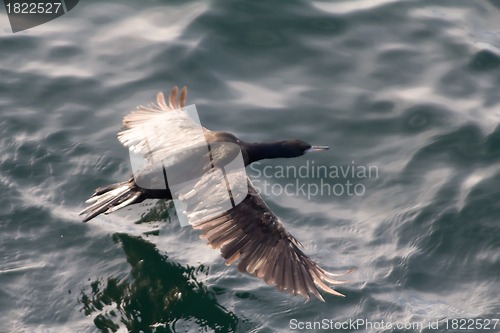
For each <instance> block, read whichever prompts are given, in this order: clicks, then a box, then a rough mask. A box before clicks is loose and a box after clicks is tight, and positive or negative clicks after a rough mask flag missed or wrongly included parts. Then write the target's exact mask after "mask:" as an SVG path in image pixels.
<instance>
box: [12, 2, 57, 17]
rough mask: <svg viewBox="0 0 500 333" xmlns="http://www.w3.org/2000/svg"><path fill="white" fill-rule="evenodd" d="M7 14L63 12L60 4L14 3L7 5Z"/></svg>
mask: <svg viewBox="0 0 500 333" xmlns="http://www.w3.org/2000/svg"><path fill="white" fill-rule="evenodd" d="M5 7H7V14H58V13H59V11H60V10H62V11H64V9H63V8H62V3H61V2H14V3H7V4H6V5H5Z"/></svg>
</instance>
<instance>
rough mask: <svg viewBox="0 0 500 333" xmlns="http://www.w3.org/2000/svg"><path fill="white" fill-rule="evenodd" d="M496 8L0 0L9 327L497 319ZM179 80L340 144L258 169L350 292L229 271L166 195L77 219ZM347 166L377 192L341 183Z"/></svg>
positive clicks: (259, 128) (235, 128)
mask: <svg viewBox="0 0 500 333" xmlns="http://www.w3.org/2000/svg"><path fill="white" fill-rule="evenodd" d="M499 15H500V2H499V1H493V0H490V1H432V2H431V1H389V0H387V1H323V2H308V1H296V0H291V1H267V2H265V1H238V0H236V1H207V2H202V1H187V2H181V1H154V2H144V3H140V4H139V3H135V2H132V1H128V2H120V3H118V2H97V1H85V2H81V3H80V4H79V5H78V6H77V7H75V8H74V9H73V10H71V11H70V12H69V13H68V14H66V15H64V16H62V17H60V18H58V19H57V20H54V21H51V22H50V23H47V24H45V25H42V26H39V27H36V28H33V29H30V30H27V31H25V32H21V33H18V34H15V35H14V34H12V33H11V30H10V28H9V26H8V19H7V17H6V14H5V12H4V11H0V56H1V57H0V77H1V80H0V131H1V133H2V136H1V137H0V149H1V151H2V154H1V155H0V191H1V192H2V201H1V203H0V231H1V233H0V235H1V236H0V237H1V238H0V258H1V260H0V285H1V288H0V332H113V331H119V332H126V331H127V329H129V330H131V331H134V332H139V331H144V332H171V331H175V332H197V331H199V330H201V331H207V332H212V331H215V332H227V331H236V332H250V331H251V332H275V331H276V332H289V331H293V327H292V326H291V325H292V324H291V323H292V322H294V320H296V321H300V322H312V321H321V320H323V319H327V320H334V321H335V322H339V323H340V322H346V321H349V320H356V319H366V320H368V321H371V322H372V323H380V322H381V321H382V320H383V321H384V322H386V323H387V322H392V323H403V324H410V323H416V322H418V323H420V322H423V323H427V322H428V321H429V320H430V321H433V322H434V321H436V320H438V321H439V329H438V330H436V329H431V328H429V327H424V328H415V327H414V328H397V327H395V326H394V327H392V328H388V327H382V328H378V329H376V328H372V329H370V328H366V327H359V328H358V329H354V328H352V327H347V328H345V329H340V330H338V331H342V332H344V331H345V332H358V331H359V332H362V331H367V332H374V331H377V332H437V331H443V332H449V331H451V330H446V329H445V323H446V320H448V321H449V323H451V322H450V320H451V319H452V318H468V319H493V318H498V317H499V314H500V302H499V300H498V288H499V282H500V279H499V276H500V256H499V253H500V251H499V250H500V237H499V236H500V225H499V223H498V217H499V216H500V205H499V204H498V198H499V193H500V190H499V186H498V184H499V182H500V127H499V126H498V120H499V118H500V94H499V93H498V87H499V86H500V29H499V26H498V17H499ZM175 84H177V85H187V86H188V87H189V104H191V103H194V104H196V107H197V110H198V113H199V115H200V118H201V121H202V123H203V124H204V126H205V127H207V128H210V129H215V130H221V129H222V130H227V131H230V132H232V133H234V134H236V135H237V136H238V137H240V138H241V139H243V140H245V141H254V142H256V141H272V140H281V139H289V138H297V139H302V140H305V141H308V142H311V143H313V144H318V145H330V146H332V149H331V150H330V151H328V152H327V153H324V154H318V155H315V156H312V155H311V156H307V157H302V158H298V159H294V160H273V161H266V162H262V163H259V164H258V165H256V166H255V168H253V167H252V168H250V169H249V174H250V176H251V177H252V179H253V180H254V182H255V183H256V185H257V184H260V186H261V190H262V191H263V192H264V193H263V195H264V196H265V200H266V202H267V203H268V204H269V205H270V207H271V208H272V209H273V211H274V212H275V213H276V214H277V215H279V216H280V218H281V219H282V220H283V221H284V223H285V224H286V225H287V227H288V228H289V230H290V231H291V232H292V233H293V234H294V235H295V236H296V237H297V238H298V239H299V240H300V241H301V242H302V243H303V244H304V246H305V252H306V253H307V254H309V255H310V256H311V257H312V258H314V259H315V260H317V261H318V262H319V263H320V264H321V265H322V266H323V267H325V268H326V269H328V270H330V271H334V272H343V271H346V270H348V269H351V268H354V269H355V270H354V271H353V272H352V273H350V274H349V275H346V279H348V280H350V282H348V283H346V284H345V285H342V286H340V287H338V288H337V289H338V290H339V291H340V292H342V293H344V294H345V295H346V296H347V297H346V298H338V297H334V296H330V295H325V298H326V302H325V303H321V302H319V301H316V300H313V301H310V302H306V301H305V300H304V299H302V298H300V297H294V296H291V295H288V294H284V293H280V292H278V291H276V290H275V289H274V288H273V287H270V286H267V285H266V284H265V283H264V282H262V281H260V280H259V279H257V278H254V277H252V276H248V275H243V274H240V273H239V272H238V271H237V269H236V268H235V267H226V265H225V264H224V261H223V260H222V258H220V257H219V254H218V252H217V251H215V250H211V249H210V248H209V247H207V246H206V245H205V242H206V241H205V240H200V239H199V237H198V236H199V234H198V233H197V232H196V231H194V230H191V229H190V228H181V227H180V225H179V223H178V222H177V220H176V217H175V215H172V216H169V214H168V213H166V207H165V203H161V202H160V203H158V204H157V203H155V202H149V203H145V204H143V205H142V207H141V208H142V209H143V210H146V211H149V215H148V216H147V217H146V218H145V219H144V221H142V222H143V223H139V224H136V223H134V222H135V221H137V218H138V212H137V210H126V211H121V212H117V213H116V214H112V215H109V216H106V217H100V218H97V219H95V220H93V221H91V222H89V223H87V224H83V223H81V219H80V217H79V216H78V212H79V211H80V210H81V209H82V208H83V207H84V201H85V200H86V199H87V198H88V196H89V195H90V194H91V193H92V192H93V190H94V189H95V188H96V187H98V186H102V185H105V184H109V183H112V182H116V181H122V180H125V179H126V178H127V177H128V176H129V174H130V162H129V156H128V152H127V150H126V149H125V148H124V147H122V146H121V145H120V143H119V142H118V140H117V139H116V133H117V132H118V131H119V130H120V128H121V120H122V117H123V116H124V115H126V114H127V113H128V112H129V111H132V110H133V109H135V107H136V106H137V105H139V104H147V103H149V102H151V101H153V99H154V96H155V94H156V93H157V92H158V91H159V90H163V91H168V90H170V88H171V87H172V86H173V85H175ZM313 164H314V166H313ZM284 165H291V166H294V167H295V168H297V169H299V168H300V167H302V166H306V167H305V169H308V170H311V169H313V168H314V167H315V166H325V167H328V168H329V170H332V168H333V169H335V168H337V169H338V170H340V168H341V167H343V168H344V170H346V169H345V168H347V167H349V166H350V167H356V170H357V171H359V170H360V169H359V168H363V167H365V168H370V167H372V168H373V167H374V168H375V169H376V173H375V172H374V173H372V174H371V175H370V176H366V177H363V176H362V175H360V174H358V173H356V174H352V173H350V174H349V173H345V174H342V172H341V171H340V175H339V176H337V177H335V175H333V174H332V175H331V174H328V175H326V176H325V175H322V176H320V177H318V176H317V175H315V176H313V175H311V174H310V175H308V176H307V177H294V175H290V174H289V175H285V176H283V177H281V176H280V175H277V174H276V171H277V170H279V167H282V166H284ZM266 167H267V169H265V168H266ZM331 167H332V168H331ZM264 170H267V171H268V172H271V173H272V176H271V177H266V176H264ZM259 175H260V177H259ZM299 178H300V179H299ZM297 179H298V180H297ZM297 181H298V183H297ZM347 181H350V182H351V183H352V184H354V185H358V190H359V191H361V189H362V190H363V193H361V192H358V194H359V195H356V194H355V195H348V194H347V192H342V193H340V192H339V191H340V189H345V190H346V191H347V187H346V182H347ZM322 182H323V183H322ZM287 184H292V186H291V187H289V189H291V190H290V191H289V192H288V193H283V192H280V189H283V188H285V186H286V185H287ZM309 184H315V185H317V186H318V188H321V186H322V185H323V184H327V185H326V186H324V187H323V188H324V189H327V188H330V189H333V188H334V186H335V185H336V184H339V185H337V187H336V188H335V189H336V190H337V192H336V193H333V194H332V193H326V192H323V193H316V194H314V195H311V190H314V188H313V187H309V192H307V193H304V192H302V191H300V190H298V188H300V186H301V185H302V186H308V185H309ZM265 186H267V192H266V188H265ZM273 186H274V187H273ZM273 188H274V190H275V191H274V193H273V191H272V190H273ZM325 191H326V190H325ZM360 193H361V194H360ZM155 205H156V206H155ZM491 327H493V326H491ZM496 330H500V324H498V325H497V327H496ZM296 331H302V330H296ZM310 331H314V330H310ZM332 331H333V330H332ZM462 331H464V330H462ZM465 331H469V332H476V331H480V330H477V329H476V330H474V329H469V330H465ZM489 331H490V332H491V331H494V330H489Z"/></svg>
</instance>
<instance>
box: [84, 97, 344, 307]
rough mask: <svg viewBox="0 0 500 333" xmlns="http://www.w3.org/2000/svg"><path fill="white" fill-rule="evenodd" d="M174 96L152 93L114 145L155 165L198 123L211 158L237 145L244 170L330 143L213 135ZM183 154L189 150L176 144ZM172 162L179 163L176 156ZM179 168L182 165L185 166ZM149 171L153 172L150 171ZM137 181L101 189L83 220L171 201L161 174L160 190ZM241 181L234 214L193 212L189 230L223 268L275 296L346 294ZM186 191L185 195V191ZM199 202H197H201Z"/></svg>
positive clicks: (129, 117)
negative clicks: (176, 133) (179, 134)
mask: <svg viewBox="0 0 500 333" xmlns="http://www.w3.org/2000/svg"><path fill="white" fill-rule="evenodd" d="M177 97H178V88H177V87H174V89H173V90H172V91H171V93H170V96H169V100H168V104H167V102H166V101H165V97H164V95H163V93H161V92H160V93H158V95H157V105H154V104H151V105H149V106H148V107H144V106H139V107H138V109H137V110H136V111H133V112H131V113H130V114H128V115H127V116H125V117H124V119H123V124H124V127H125V128H124V129H123V130H122V131H121V132H119V133H118V139H119V141H120V142H121V143H122V144H124V145H125V146H126V147H129V149H131V150H133V151H136V152H138V153H142V154H145V155H147V154H148V153H149V157H153V158H154V160H156V161H159V160H163V159H165V158H168V157H172V155H175V154H176V153H175V151H176V149H177V151H179V149H178V147H177V146H175V145H179V144H180V145H181V146H182V145H183V143H180V142H181V141H179V140H185V141H189V140H191V138H190V137H189V135H190V133H191V132H190V129H192V128H195V127H196V125H198V128H201V133H202V136H204V140H205V141H206V144H207V145H208V146H209V147H212V151H211V154H215V155H217V149H216V148H213V147H215V146H217V144H222V145H223V146H222V147H224V144H229V146H233V147H239V150H241V154H242V157H243V161H244V165H245V166H247V165H249V164H251V163H252V162H255V161H259V160H263V159H268V158H283V157H285V158H289V157H298V156H302V155H304V154H305V153H307V152H310V151H322V150H326V149H328V147H327V146H311V145H310V144H308V143H307V142H304V141H300V140H287V141H279V142H273V143H247V142H244V141H241V140H239V139H238V138H237V137H236V136H234V135H233V134H231V133H227V132H220V131H210V130H208V129H206V128H204V127H201V125H199V124H195V122H194V121H193V120H192V119H190V118H189V117H185V116H184V114H185V112H184V111H183V110H181V109H182V108H183V107H184V106H185V104H186V98H187V88H186V87H183V89H182V91H181V94H180V97H179V99H177ZM165 117H166V118H165ZM170 123H177V124H180V128H182V129H183V132H185V133H183V134H186V135H187V137H183V138H168V136H169V135H173V134H171V133H170V132H169V128H168V127H169V124H170ZM145 124H156V125H155V126H157V127H156V129H155V130H154V136H151V133H149V137H147V138H146V139H144V137H145V133H144V131H145V128H146V130H149V129H151V125H147V126H149V127H147V126H146V127H145ZM158 129H160V130H158ZM193 133H194V132H193ZM193 135H194V134H193ZM169 140H170V141H169ZM234 144H235V145H237V146H235V145H234ZM226 148H227V147H226ZM180 150H186V149H185V148H184V147H181V149H180ZM219 153H220V154H219V158H217V157H215V159H214V158H213V156H211V158H212V160H211V161H212V162H211V167H212V168H218V161H222V160H224V159H225V157H226V156H225V155H227V149H222V150H221V151H220V152H219ZM221 156H222V157H221ZM231 158H232V157H231ZM214 161H215V162H214ZM177 162H179V161H178V159H177ZM179 163H181V162H179ZM224 163H227V161H225V162H224ZM150 164H151V163H150ZM181 168H184V165H183V166H182V167H181ZM146 169H147V168H146ZM163 171H165V169H163ZM198 171H199V170H198ZM198 171H196V172H198ZM205 171H206V170H205ZM189 172H190V171H188V174H189ZM147 173H148V172H146V174H147ZM151 173H154V172H150V173H149V174H151ZM211 174H213V173H211ZM138 177H139V178H140V177H141V175H137V174H136V175H135V177H132V178H131V179H129V180H128V181H126V182H121V183H117V184H112V185H109V186H105V187H101V188H98V189H97V190H96V191H95V193H94V194H93V195H92V197H91V198H90V199H89V200H87V203H92V204H91V205H90V206H89V207H87V208H86V209H84V210H83V211H81V212H80V215H82V214H86V216H85V217H84V219H83V221H84V222H87V221H89V220H91V219H92V218H94V217H96V216H97V215H99V214H101V213H104V214H109V213H111V212H114V211H116V210H118V209H120V208H123V207H125V206H128V205H132V204H135V203H139V202H142V201H143V200H145V199H172V193H171V188H172V185H171V186H170V188H169V185H168V183H167V182H166V177H165V183H161V181H160V184H159V186H157V187H155V186H154V184H153V186H149V185H148V186H140V185H142V184H141V181H142V182H144V180H143V179H142V178H141V179H142V180H141V179H139V178H138ZM143 178H144V177H143ZM145 178H148V177H145ZM148 179H149V181H150V182H151V179H153V180H154V181H158V179H157V178H154V177H151V176H149V178H148ZM169 179H170V178H169ZM219 181H220V180H219ZM245 182H246V183H247V185H248V189H247V191H246V192H245V194H246V196H244V197H243V198H241V200H240V201H239V203H238V204H237V205H233V207H232V208H231V209H229V210H227V211H224V212H222V213H219V214H216V215H211V216H209V217H208V218H203V217H202V218H197V217H196V216H197V215H196V212H195V213H193V214H191V215H190V221H189V222H190V224H191V226H192V227H193V228H194V229H198V230H201V231H202V233H203V234H202V235H201V236H200V237H201V238H206V239H207V240H208V244H209V245H211V246H212V248H214V249H220V251H221V253H222V256H223V257H224V259H225V260H226V264H227V265H228V266H229V265H231V264H232V263H234V262H235V261H237V260H239V263H238V270H239V271H240V272H247V273H250V274H253V275H255V276H257V277H259V278H262V279H264V281H265V282H266V283H267V284H271V285H276V287H277V289H278V290H280V291H283V290H285V291H287V292H290V293H293V294H295V295H297V294H300V295H302V296H304V297H306V298H307V299H310V294H313V295H314V296H316V297H317V298H318V299H320V300H321V301H324V299H323V297H322V295H321V294H320V292H319V290H320V289H321V290H323V291H326V292H327V293H330V294H333V295H337V296H344V295H343V294H341V293H339V292H338V291H336V290H334V289H332V288H330V287H329V286H328V285H327V283H331V284H340V283H342V282H343V281H337V280H335V279H334V278H335V277H336V276H339V275H342V274H333V273H330V272H327V271H326V270H324V269H323V268H321V267H319V266H318V264H317V263H316V262H314V261H313V260H311V259H310V258H309V257H308V256H307V255H305V254H304V253H303V252H302V250H301V249H300V248H299V247H302V244H301V243H300V242H299V241H298V240H297V239H296V238H295V237H294V236H292V235H291V234H290V233H289V232H288V231H287V230H286V229H285V227H284V225H283V224H282V222H281V221H280V219H279V218H278V217H277V216H276V215H275V214H274V213H273V212H272V211H271V209H270V208H269V207H268V206H267V205H266V204H265V202H264V201H263V200H262V198H261V197H260V196H259V194H258V192H257V190H256V189H255V188H254V186H253V185H252V182H251V181H250V179H249V178H247V177H246V175H245V176H244V178H243V180H241V179H240V183H245ZM169 183H170V182H169ZM207 184H208V182H205V183H204V184H201V185H200V184H198V185H197V187H195V188H193V189H192V191H191V192H193V191H194V192H197V191H199V188H198V187H200V188H201V187H207V188H213V187H214V186H207ZM205 190H206V189H205ZM184 194H185V195H186V196H187V194H186V193H184ZM188 194H189V193H188ZM204 198H206V196H205V197H204ZM198 199H199V198H198ZM203 200H204V199H201V201H203ZM231 200H233V198H231ZM198 201H200V200H198ZM232 202H234V201H232ZM194 205H197V203H195V204H194ZM193 211H196V209H193ZM193 216H195V217H193Z"/></svg>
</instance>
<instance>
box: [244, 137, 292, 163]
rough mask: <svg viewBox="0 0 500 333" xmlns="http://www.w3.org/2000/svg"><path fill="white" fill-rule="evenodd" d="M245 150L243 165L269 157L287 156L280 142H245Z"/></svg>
mask: <svg viewBox="0 0 500 333" xmlns="http://www.w3.org/2000/svg"><path fill="white" fill-rule="evenodd" d="M245 150H246V153H247V158H246V161H245V165H249V164H250V163H253V162H256V161H260V160H264V159H269V158H281V157H288V156H287V154H284V152H283V149H282V143H281V142H269V143H246V144H245Z"/></svg>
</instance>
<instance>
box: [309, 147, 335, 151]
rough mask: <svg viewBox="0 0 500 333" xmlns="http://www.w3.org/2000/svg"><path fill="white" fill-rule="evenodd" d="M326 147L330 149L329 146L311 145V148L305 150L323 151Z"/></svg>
mask: <svg viewBox="0 0 500 333" xmlns="http://www.w3.org/2000/svg"><path fill="white" fill-rule="evenodd" d="M328 149H330V147H329V146H311V148H309V149H307V150H306V152H312V151H323V150H328Z"/></svg>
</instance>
